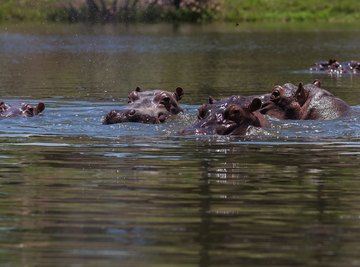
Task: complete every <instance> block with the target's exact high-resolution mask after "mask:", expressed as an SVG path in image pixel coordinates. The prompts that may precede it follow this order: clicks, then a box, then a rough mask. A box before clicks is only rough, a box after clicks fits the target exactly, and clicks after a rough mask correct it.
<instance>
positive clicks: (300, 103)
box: [260, 80, 354, 120]
mask: <svg viewBox="0 0 360 267" xmlns="http://www.w3.org/2000/svg"><path fill="white" fill-rule="evenodd" d="M260 112H261V113H262V114H267V115H269V116H271V117H274V118H278V119H292V120H329V119H336V118H339V117H344V116H348V115H351V114H352V113H353V112H354V111H353V110H352V109H351V107H350V106H349V105H348V104H347V103H346V102H345V101H343V100H341V99H340V98H338V97H335V96H334V95H332V94H331V93H330V92H328V91H326V90H324V89H321V88H320V82H319V81H317V80H316V81H314V83H312V84H306V85H303V84H302V83H300V84H299V86H298V87H296V86H295V85H293V84H284V85H283V86H280V85H277V86H275V87H274V88H273V90H272V94H271V96H270V100H269V101H267V102H265V103H264V104H263V106H262V108H261V111H260Z"/></svg>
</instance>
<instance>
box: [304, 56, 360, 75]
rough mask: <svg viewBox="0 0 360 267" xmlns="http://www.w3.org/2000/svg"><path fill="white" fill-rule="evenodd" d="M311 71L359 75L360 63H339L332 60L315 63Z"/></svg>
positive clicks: (352, 61)
mask: <svg viewBox="0 0 360 267" xmlns="http://www.w3.org/2000/svg"><path fill="white" fill-rule="evenodd" d="M310 70H311V71H322V72H327V73H335V74H341V73H359V72H360V62H358V61H355V60H351V61H348V62H338V61H337V60H335V59H330V60H329V61H320V62H316V63H314V65H313V66H311V67H310Z"/></svg>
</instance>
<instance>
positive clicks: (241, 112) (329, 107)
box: [103, 80, 355, 135]
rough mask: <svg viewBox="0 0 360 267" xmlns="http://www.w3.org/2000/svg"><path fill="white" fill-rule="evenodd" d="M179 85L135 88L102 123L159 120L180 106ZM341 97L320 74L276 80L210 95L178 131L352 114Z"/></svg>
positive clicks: (233, 129) (240, 128)
mask: <svg viewBox="0 0 360 267" xmlns="http://www.w3.org/2000/svg"><path fill="white" fill-rule="evenodd" d="M183 94H184V90H183V89H182V88H180V87H178V88H176V89H175V91H174V92H168V91H162V90H152V91H141V90H140V88H136V89H135V90H134V91H133V92H131V93H130V94H129V96H128V106H127V107H126V108H124V109H121V110H112V111H110V112H109V113H108V114H107V115H106V116H105V117H104V118H103V124H113V123H122V122H141V123H148V124H158V123H163V122H165V121H166V120H167V119H168V118H169V117H170V116H173V115H176V114H178V113H180V112H182V111H183V109H182V108H181V107H180V105H179V103H178V101H179V100H180V99H181V98H182V95H183ZM354 113H355V111H354V110H353V109H352V108H351V107H350V106H349V105H348V104H347V103H346V102H345V101H343V100H342V99H340V98H338V97H336V96H334V95H333V94H331V93H330V92H328V91H327V90H325V89H323V88H321V84H320V81H319V80H315V81H314V82H313V83H310V84H305V85H304V84H303V83H299V84H298V85H297V86H296V85H294V84H291V83H286V84H283V85H276V86H274V87H273V89H272V91H271V93H267V94H263V95H255V96H239V95H236V96H231V97H227V98H224V99H220V100H215V99H214V98H212V97H209V99H208V101H207V103H206V104H202V105H201V106H200V107H199V108H198V114H197V119H196V121H195V122H194V123H193V125H191V126H190V127H188V128H186V129H184V130H182V131H181V133H182V134H194V135H215V134H216V135H246V133H247V130H248V128H249V126H252V127H261V128H264V127H269V126H270V122H269V119H271V118H272V119H277V120H331V119H336V118H340V117H346V116H350V115H352V114H354Z"/></svg>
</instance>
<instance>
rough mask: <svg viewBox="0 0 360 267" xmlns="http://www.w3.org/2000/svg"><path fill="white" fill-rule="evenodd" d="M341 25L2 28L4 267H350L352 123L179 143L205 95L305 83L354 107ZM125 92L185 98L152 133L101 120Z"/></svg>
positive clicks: (0, 220) (355, 241) (356, 209)
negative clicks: (18, 113)
mask: <svg viewBox="0 0 360 267" xmlns="http://www.w3.org/2000/svg"><path fill="white" fill-rule="evenodd" d="M359 33H360V30H359V29H358V28H356V27H355V26H354V25H336V26H334V25H332V26H329V25H318V26H316V27H314V25H309V26H308V25H300V26H299V25H256V24H252V25H239V26H235V25H213V24H212V25H198V26H193V25H192V26H191V25H180V26H179V25H178V26H172V25H142V24H138V25H128V26H121V25H102V26H99V25H81V24H79V25H1V26H0V92H1V95H2V100H3V101H6V102H8V103H11V104H15V103H21V102H30V103H37V102H39V101H43V102H45V104H46V110H45V112H44V113H43V114H42V115H41V116H38V117H33V118H16V119H3V120H1V125H0V142H1V145H0V197H1V204H0V265H2V266H26V265H29V266H119V265H121V266H264V265H266V266H280V265H281V266H358V265H359V263H360V258H359V256H358V249H357V248H358V247H359V245H360V226H359V220H360V206H359V203H360V198H359V195H360V191H359V189H358V188H360V182H359V181H358V176H359V175H358V174H359V165H360V164H359V163H360V142H359V140H360V123H359V120H360V118H359V117H357V116H355V117H351V118H346V119H339V120H332V121H321V122H320V121H306V122H298V121H286V122H281V121H272V127H271V128H269V129H264V130H258V129H250V130H249V133H248V136H246V137H216V136H210V137H204V136H182V135H179V134H178V132H179V131H180V130H181V129H183V128H185V127H188V126H189V125H191V123H192V122H193V121H194V120H195V119H196V110H197V107H198V106H199V105H200V104H201V103H203V102H205V101H206V99H207V97H208V96H209V95H212V96H213V97H215V98H222V97H227V96H230V95H234V94H243V95H249V94H259V93H265V92H269V91H270V90H271V88H272V86H273V85H276V84H283V83H286V82H292V83H295V84H296V83H298V82H300V81H302V82H305V83H307V82H312V80H314V79H320V80H321V81H322V84H323V87H324V88H326V89H328V90H329V91H331V92H332V93H334V94H335V95H337V96H339V97H341V98H343V99H344V100H346V101H347V102H349V103H350V104H351V105H352V106H353V107H354V109H357V110H360V106H359V104H360V103H359V101H358V99H359V96H360V95H359V94H360V93H359V92H360V76H357V75H342V76H330V75H326V74H325V75H324V74H319V73H311V72H309V71H308V68H309V66H310V65H311V64H312V63H313V62H315V61H318V60H326V59H328V58H334V57H335V58H337V59H338V60H341V61H346V60H350V59H357V60H359V59H360V52H359V51H360V49H359V43H360V34H359ZM136 86H140V87H142V88H143V89H157V88H162V89H167V90H174V89H175V88H176V87H177V86H181V87H183V88H184V90H185V95H184V98H183V99H182V103H183V106H184V109H185V113H184V114H182V115H180V116H179V117H177V118H174V119H172V120H170V121H169V122H166V123H165V124H161V125H144V124H134V123H126V124H115V125H102V124H101V118H102V116H104V115H105V114H106V112H108V111H109V110H111V109H114V108H118V107H121V106H123V105H125V104H126V101H127V99H126V98H127V94H128V93H129V92H130V91H131V90H133V89H134V88H135V87H136Z"/></svg>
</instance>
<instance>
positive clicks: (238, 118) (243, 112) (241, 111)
mask: <svg viewBox="0 0 360 267" xmlns="http://www.w3.org/2000/svg"><path fill="white" fill-rule="evenodd" d="M261 104H262V103H261V100H260V99H259V98H255V99H253V101H252V102H251V103H250V104H249V105H248V106H247V107H242V106H240V105H236V104H232V105H230V106H228V107H227V108H226V109H225V111H224V115H223V116H224V120H223V122H222V123H221V124H220V125H219V126H218V127H217V128H216V133H217V134H220V135H229V134H231V135H245V134H246V130H247V128H248V127H249V126H255V127H265V126H268V123H267V120H266V119H265V118H264V117H263V116H262V115H261V114H260V113H258V112H257V113H255V111H257V110H259V109H260V108H261Z"/></svg>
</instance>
